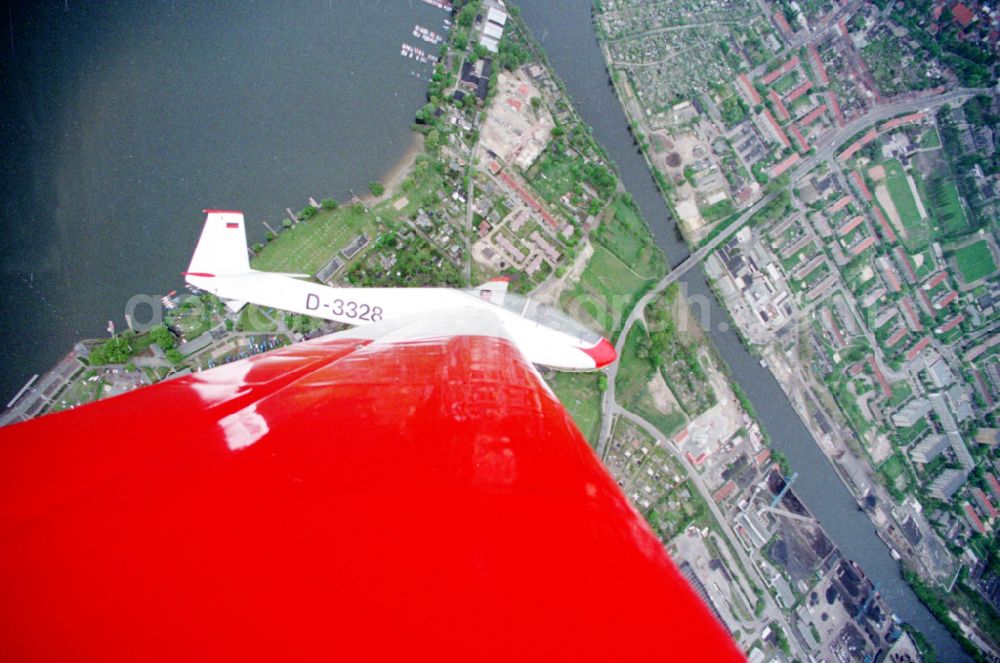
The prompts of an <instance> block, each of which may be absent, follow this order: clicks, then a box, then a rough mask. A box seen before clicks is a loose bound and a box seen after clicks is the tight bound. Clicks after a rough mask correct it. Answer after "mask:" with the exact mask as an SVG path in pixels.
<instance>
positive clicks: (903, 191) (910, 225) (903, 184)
mask: <svg viewBox="0 0 1000 663" xmlns="http://www.w3.org/2000/svg"><path fill="white" fill-rule="evenodd" d="M882 165H883V166H884V167H885V176H886V182H885V185H886V188H887V189H889V196H890V197H891V198H892V202H893V204H894V205H895V206H896V211H897V212H899V218H900V219H902V221H903V226H904V227H905V228H906V232H907V235H908V236H909V238H910V240H912V241H911V242H910V244H911V245H916V244H919V243H920V242H919V241H918V239H917V238H925V237H927V236H928V235H929V223H930V222H929V221H928V220H924V219H921V218H920V212H919V211H918V210H917V201H916V200H914V199H913V193H912V192H911V191H910V184H909V182H908V181H907V179H906V173H905V172H904V171H903V166H902V165H901V164H900V163H899V161H898V160H897V159H890V160H889V161H884V162H883V163H882Z"/></svg>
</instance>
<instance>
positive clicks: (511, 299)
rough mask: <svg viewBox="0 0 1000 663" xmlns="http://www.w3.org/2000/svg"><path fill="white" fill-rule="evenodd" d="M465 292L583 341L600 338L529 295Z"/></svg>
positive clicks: (594, 341)
mask: <svg viewBox="0 0 1000 663" xmlns="http://www.w3.org/2000/svg"><path fill="white" fill-rule="evenodd" d="M465 292H466V293H468V294H470V295H472V296H474V297H478V298H480V299H485V300H486V301H489V302H490V303H491V304H494V305H496V306H500V307H501V308H505V309H507V310H508V311H511V312H512V313H516V314H518V315H520V316H522V317H524V318H527V319H528V320H531V321H533V322H537V323H538V324H540V325H544V326H545V327H549V328H551V329H555V330H556V331H560V332H563V333H564V334H569V335H571V336H575V337H576V338H578V339H580V341H582V342H583V343H586V344H593V343H597V342H598V341H600V340H601V335H600V334H598V333H597V332H595V331H592V330H590V329H588V328H586V327H584V326H583V325H582V324H581V323H579V322H577V321H576V320H574V319H573V318H571V317H569V316H568V315H566V314H565V313H563V312H562V311H560V310H558V309H556V308H555V307H552V306H549V305H548V304H540V303H538V302H536V301H534V300H532V299H531V298H530V297H525V296H524V295H518V294H516V293H513V292H502V291H494V290H477V289H472V290H466V291H465Z"/></svg>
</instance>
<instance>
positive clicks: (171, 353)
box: [164, 348, 184, 364]
mask: <svg viewBox="0 0 1000 663" xmlns="http://www.w3.org/2000/svg"><path fill="white" fill-rule="evenodd" d="M164 354H165V355H167V359H169V360H170V362H171V363H173V364H180V363H181V362H183V361H184V355H182V354H181V351H180V350H178V349H177V348H170V349H169V350H167V351H166V352H165V353H164Z"/></svg>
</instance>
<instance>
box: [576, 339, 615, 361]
mask: <svg viewBox="0 0 1000 663" xmlns="http://www.w3.org/2000/svg"><path fill="white" fill-rule="evenodd" d="M580 349H581V350H583V351H584V352H586V353H587V354H588V355H590V357H591V358H592V359H593V360H594V364H595V365H596V367H597V368H604V367H605V366H607V365H608V364H610V363H611V362H613V361H614V360H615V359H618V353H617V352H615V346H613V345H611V343H609V342H608V339H606V338H602V339H601V342H600V343H598V344H597V345H595V346H594V347H592V348H580Z"/></svg>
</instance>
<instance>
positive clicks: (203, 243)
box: [184, 210, 250, 276]
mask: <svg viewBox="0 0 1000 663" xmlns="http://www.w3.org/2000/svg"><path fill="white" fill-rule="evenodd" d="M205 213H206V214H207V215H208V216H207V218H206V219H205V226H204V228H202V231H201V238H200V239H199V240H198V246H197V247H195V250H194V255H193V256H192V257H191V264H190V265H189V266H188V268H187V271H186V272H185V273H184V274H185V276H234V275H237V274H248V273H249V272H250V257H249V255H248V254H247V231H246V226H245V224H244V222H243V212H232V211H226V210H205Z"/></svg>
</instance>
